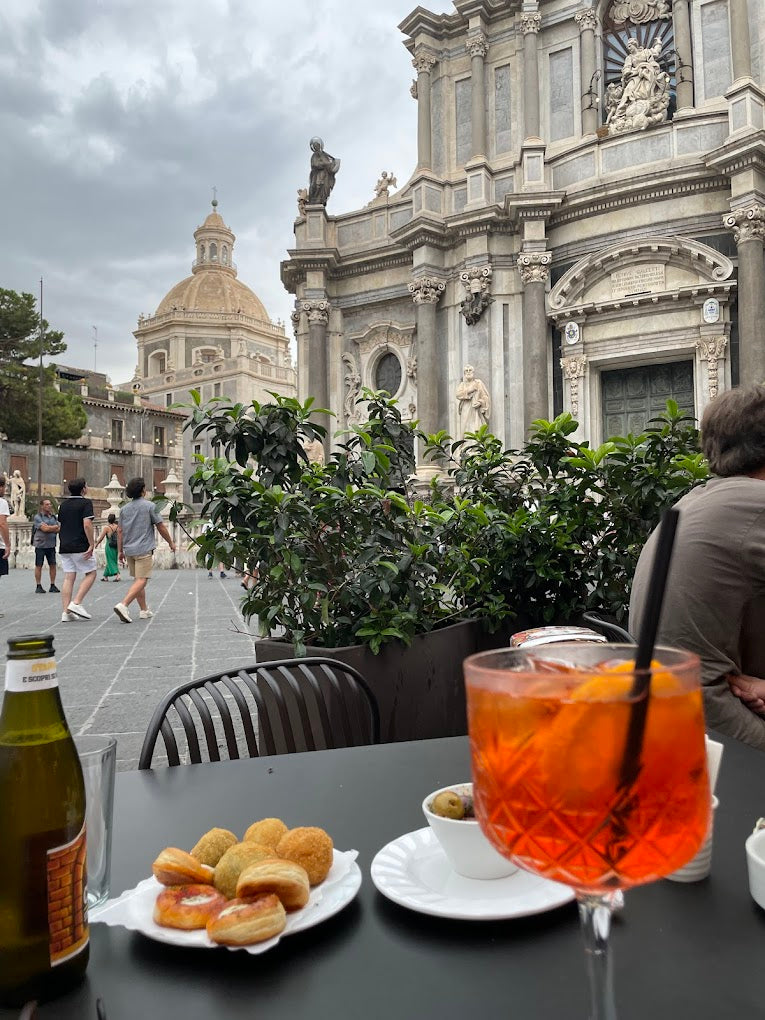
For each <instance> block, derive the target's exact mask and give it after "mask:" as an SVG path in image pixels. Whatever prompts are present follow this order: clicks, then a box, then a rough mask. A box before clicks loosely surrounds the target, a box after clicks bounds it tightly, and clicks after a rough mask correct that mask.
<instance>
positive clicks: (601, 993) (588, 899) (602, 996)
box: [577, 893, 617, 1020]
mask: <svg viewBox="0 0 765 1020" xmlns="http://www.w3.org/2000/svg"><path fill="white" fill-rule="evenodd" d="M613 895H614V894H613V893H605V894H603V895H602V896H588V895H577V902H578V903H579V917H580V919H581V922H582V932H583V933H584V950H585V954H586V956H587V972H588V974H589V975H590V993H591V996H592V1012H591V1013H590V1020H617V1016H616V1006H615V1005H614V983H613V977H612V973H611V954H610V952H609V942H608V936H609V933H610V931H611V910H612V899H613Z"/></svg>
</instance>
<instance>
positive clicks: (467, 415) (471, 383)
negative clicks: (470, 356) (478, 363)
mask: <svg viewBox="0 0 765 1020" xmlns="http://www.w3.org/2000/svg"><path fill="white" fill-rule="evenodd" d="M456 396H457V408H458V411H459V419H460V426H459V433H460V434H459V437H458V438H460V439H464V438H465V436H466V435H467V434H468V432H477V431H478V429H480V427H481V426H482V425H488V423H489V415H490V413H491V397H490V396H489V391H488V390H487V389H486V387H485V386H484V384H483V383H482V382H481V380H480V379H476V378H475V369H474V368H473V366H472V365H465V367H464V369H463V370H462V382H461V383H460V384H459V386H458V387H457V394H456Z"/></svg>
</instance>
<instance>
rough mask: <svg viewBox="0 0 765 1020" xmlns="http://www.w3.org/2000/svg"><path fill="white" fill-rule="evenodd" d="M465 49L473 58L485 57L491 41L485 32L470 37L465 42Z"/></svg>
mask: <svg viewBox="0 0 765 1020" xmlns="http://www.w3.org/2000/svg"><path fill="white" fill-rule="evenodd" d="M465 49H466V50H467V51H468V53H469V54H470V56H471V58H472V57H485V56H486V54H487V53H488V52H489V40H488V39H487V38H486V36H485V35H484V33H483V32H478V33H476V35H471V36H468V38H467V40H466V42H465Z"/></svg>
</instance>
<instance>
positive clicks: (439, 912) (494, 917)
mask: <svg viewBox="0 0 765 1020" xmlns="http://www.w3.org/2000/svg"><path fill="white" fill-rule="evenodd" d="M371 874H372V881H373V882H374V884H375V887H376V888H377V889H378V891H379V892H381V893H382V894H383V896H387V897H388V899H389V900H393V902H394V903H398V904H399V906H402V907H408V908H409V909H410V910H416V911H418V912H419V913H421V914H431V915H433V916H434V917H452V918H455V919H457V920H461V921H504V920H507V919H508V918H512V917H527V916H529V915H531V914H541V913H544V912H545V911H546V910H554V909H555V908H556V907H560V906H563V904H564V903H570V902H571V900H573V899H574V891H573V889H570V888H569V887H568V886H565V885H560V884H559V883H558V882H550V881H548V880H547V879H545V878H539V877H538V876H537V875H532V874H531V873H530V872H528V871H523V870H521V869H518V870H517V871H515V872H514V873H513V874H512V875H510V876H508V877H507V878H497V879H494V881H490V882H487V881H485V880H483V879H474V878H463V876H462V875H458V874H456V873H455V871H454V869H453V868H452V866H451V865H450V863H449V861H448V860H447V858H446V855H445V854H444V851H443V850H442V848H441V845H440V844H439V842H438V840H437V839H436V837H435V835H434V834H433V831H432V829H430V828H426V829H418V830H417V831H416V832H408V833H406V835H404V836H399V838H398V839H394V840H393V841H392V842H391V843H388V845H387V846H384V847H383V848H382V850H380V851H379V852H378V853H377V855H376V856H375V859H374V860H373V861H372V869H371Z"/></svg>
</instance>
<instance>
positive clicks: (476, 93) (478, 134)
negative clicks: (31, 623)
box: [465, 32, 489, 157]
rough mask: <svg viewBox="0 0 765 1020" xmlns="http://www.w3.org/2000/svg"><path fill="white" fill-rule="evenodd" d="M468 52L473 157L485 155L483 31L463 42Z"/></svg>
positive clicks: (485, 50)
mask: <svg viewBox="0 0 765 1020" xmlns="http://www.w3.org/2000/svg"><path fill="white" fill-rule="evenodd" d="M465 47H466V48H467V51H468V52H469V53H470V73H471V99H472V132H473V137H472V140H473V152H472V155H473V157H475V156H485V155H486V85H485V79H484V58H485V56H486V54H487V53H488V52H489V42H488V39H487V38H486V36H485V35H484V34H483V32H478V33H477V34H476V35H471V36H470V37H469V38H468V40H467V42H466V43H465Z"/></svg>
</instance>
